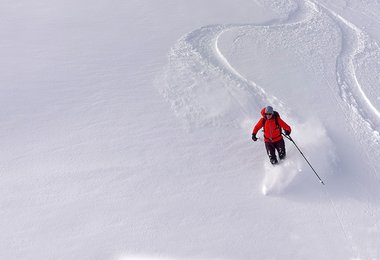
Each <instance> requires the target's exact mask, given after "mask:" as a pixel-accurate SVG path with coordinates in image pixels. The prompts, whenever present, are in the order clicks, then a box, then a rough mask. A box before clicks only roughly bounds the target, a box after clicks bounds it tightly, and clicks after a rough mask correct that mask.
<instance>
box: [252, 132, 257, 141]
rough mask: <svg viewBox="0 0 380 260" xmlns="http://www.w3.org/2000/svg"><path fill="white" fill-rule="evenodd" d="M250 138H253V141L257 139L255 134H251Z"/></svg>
mask: <svg viewBox="0 0 380 260" xmlns="http://www.w3.org/2000/svg"><path fill="white" fill-rule="evenodd" d="M252 140H253V141H254V142H256V141H257V137H256V134H252Z"/></svg>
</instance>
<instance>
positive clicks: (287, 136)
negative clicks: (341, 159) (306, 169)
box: [281, 133, 325, 185]
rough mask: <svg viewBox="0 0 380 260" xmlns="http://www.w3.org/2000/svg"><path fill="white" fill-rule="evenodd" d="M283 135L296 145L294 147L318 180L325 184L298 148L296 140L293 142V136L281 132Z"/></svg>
mask: <svg viewBox="0 0 380 260" xmlns="http://www.w3.org/2000/svg"><path fill="white" fill-rule="evenodd" d="M281 134H282V135H283V136H285V137H286V138H287V139H288V140H290V141H292V143H293V144H294V145H295V146H296V148H297V149H298V151H299V152H300V153H301V155H302V156H303V158H304V159H305V160H306V162H307V163H308V164H309V166H310V168H311V169H312V170H313V172H314V173H315V175H316V176H317V177H318V179H319V182H320V183H322V184H323V185H325V183H324V182H323V181H322V179H321V177H319V175H318V173H317V172H316V171H315V170H314V168H313V166H311V164H310V162H309V161H308V160H307V159H306V157H305V155H304V154H303V153H302V151H301V149H300V148H298V146H297V144H296V142H294V140H293V138H291V137H290V135H285V134H283V133H281Z"/></svg>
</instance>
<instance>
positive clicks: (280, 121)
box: [278, 117, 292, 132]
mask: <svg viewBox="0 0 380 260" xmlns="http://www.w3.org/2000/svg"><path fill="white" fill-rule="evenodd" d="M278 124H279V125H280V126H281V128H283V129H284V130H286V131H289V132H291V131H292V128H291V127H290V126H289V125H288V124H287V123H285V121H284V120H282V119H281V117H278Z"/></svg>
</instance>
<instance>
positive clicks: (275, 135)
mask: <svg viewBox="0 0 380 260" xmlns="http://www.w3.org/2000/svg"><path fill="white" fill-rule="evenodd" d="M261 115H262V118H261V119H260V120H259V122H257V124H256V125H255V127H254V128H253V131H252V133H253V134H255V135H256V134H257V132H258V131H259V130H260V129H261V128H262V127H263V120H264V117H265V108H263V109H262V110H261ZM277 122H278V124H279V125H280V126H281V128H283V129H284V130H286V131H289V132H291V131H292V129H291V128H290V126H289V125H288V124H286V123H285V122H284V121H283V120H282V119H281V118H280V116H277ZM281 139H282V135H281V129H279V128H278V127H277V125H276V120H275V116H274V115H273V116H272V117H271V118H270V119H268V118H265V126H264V142H266V143H270V142H273V143H274V142H277V141H280V140H281Z"/></svg>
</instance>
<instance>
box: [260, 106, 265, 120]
mask: <svg viewBox="0 0 380 260" xmlns="http://www.w3.org/2000/svg"><path fill="white" fill-rule="evenodd" d="M261 116H262V117H264V118H265V107H263V109H261Z"/></svg>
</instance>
